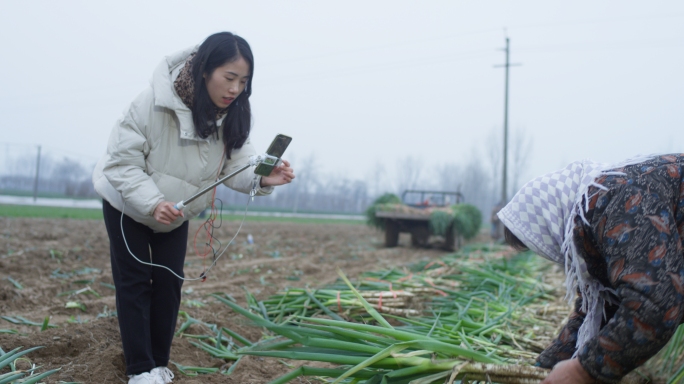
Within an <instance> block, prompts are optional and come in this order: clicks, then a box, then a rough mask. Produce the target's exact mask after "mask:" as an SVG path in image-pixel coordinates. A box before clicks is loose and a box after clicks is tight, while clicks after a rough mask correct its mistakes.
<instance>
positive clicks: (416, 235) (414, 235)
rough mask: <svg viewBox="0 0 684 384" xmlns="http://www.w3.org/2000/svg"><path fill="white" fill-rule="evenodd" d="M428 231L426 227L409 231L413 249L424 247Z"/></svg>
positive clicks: (418, 227) (428, 235)
mask: <svg viewBox="0 0 684 384" xmlns="http://www.w3.org/2000/svg"><path fill="white" fill-rule="evenodd" d="M429 237H430V230H429V229H428V227H427V226H423V225H421V226H417V227H414V228H413V229H411V245H413V246H414V247H424V246H426V245H427V243H428V238H429Z"/></svg>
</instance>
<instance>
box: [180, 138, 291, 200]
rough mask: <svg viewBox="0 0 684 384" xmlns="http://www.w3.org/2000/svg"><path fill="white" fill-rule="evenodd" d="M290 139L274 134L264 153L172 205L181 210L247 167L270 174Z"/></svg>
mask: <svg viewBox="0 0 684 384" xmlns="http://www.w3.org/2000/svg"><path fill="white" fill-rule="evenodd" d="M290 141H292V138H291V137H289V136H285V135H282V134H279V135H277V136H276V138H275V139H273V142H271V145H270V146H269V148H268V150H267V151H266V153H264V154H261V155H253V156H250V157H249V161H248V162H247V164H245V165H243V166H242V167H240V168H238V169H237V170H235V171H233V172H232V173H231V174H229V175H226V176H224V177H222V178H220V179H219V180H216V181H215V182H214V183H212V184H210V185H208V186H207V187H205V188H203V189H202V190H201V191H199V192H197V193H195V194H194V195H192V196H190V197H189V198H187V199H185V200H182V201H180V202H178V203H176V204H175V205H174V206H173V207H174V208H175V209H177V210H179V211H180V210H182V209H183V208H185V207H186V206H187V205H188V204H190V203H192V202H193V201H194V200H195V199H197V198H198V197H200V196H202V195H204V194H205V193H207V192H209V191H211V190H212V189H214V187H216V186H218V185H219V184H221V183H223V182H224V181H226V180H228V179H230V178H231V177H234V176H235V175H237V174H238V173H240V172H242V171H244V170H246V169H247V168H249V167H254V166H256V168H255V169H254V173H255V174H257V175H260V176H268V175H270V174H271V172H272V171H273V168H275V167H277V166H279V165H280V163H281V156H283V153H284V152H285V149H286V148H287V146H288V145H289V144H290Z"/></svg>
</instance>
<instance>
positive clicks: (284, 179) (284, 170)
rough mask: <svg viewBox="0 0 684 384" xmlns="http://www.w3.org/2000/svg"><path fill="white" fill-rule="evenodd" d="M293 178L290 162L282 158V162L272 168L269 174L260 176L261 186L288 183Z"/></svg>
mask: <svg viewBox="0 0 684 384" xmlns="http://www.w3.org/2000/svg"><path fill="white" fill-rule="evenodd" d="M294 178H295V175H294V170H293V169H292V168H291V167H290V162H289V161H287V160H285V159H283V163H282V164H281V165H279V166H277V167H275V168H273V171H272V172H271V174H270V175H268V176H262V177H261V186H262V187H269V186H276V185H283V184H289V183H291V182H292V179H294Z"/></svg>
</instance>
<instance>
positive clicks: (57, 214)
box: [0, 205, 364, 224]
mask: <svg viewBox="0 0 684 384" xmlns="http://www.w3.org/2000/svg"><path fill="white" fill-rule="evenodd" d="M0 217H42V218H63V219H102V210H100V209H89V208H64V207H37V206H29V205H0ZM222 217H223V220H226V221H239V220H242V215H222ZM195 220H201V219H195ZM245 221H255V222H280V223H283V222H285V223H311V224H332V223H334V224H363V223H364V221H362V220H353V219H349V220H344V219H341V220H338V219H322V218H321V219H319V218H300V217H269V216H247V217H246V219H245Z"/></svg>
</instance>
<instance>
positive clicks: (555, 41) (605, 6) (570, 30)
mask: <svg viewBox="0 0 684 384" xmlns="http://www.w3.org/2000/svg"><path fill="white" fill-rule="evenodd" d="M504 29H505V30H506V32H504ZM224 30H225V31H231V32H234V33H237V34H239V35H241V36H243V37H244V38H245V39H247V41H248V42H249V43H250V44H251V46H252V50H253V52H254V55H255V78H254V85H253V87H254V93H253V96H252V104H253V110H254V117H255V119H254V121H255V124H254V127H253V131H252V132H253V133H252V138H253V142H254V143H255V145H256V147H257V149H258V150H265V148H266V147H267V145H268V143H269V142H270V141H271V139H272V138H273V136H274V135H275V134H276V133H285V134H288V135H290V136H292V137H293V142H292V145H291V147H290V149H289V150H288V153H290V154H294V156H295V160H302V159H304V158H306V157H308V156H309V155H310V154H312V153H313V154H315V155H316V157H317V159H318V160H319V161H320V164H319V170H320V171H322V172H325V173H327V174H330V175H336V174H339V175H340V176H344V177H349V178H367V177H368V175H370V174H371V172H372V168H373V167H374V166H375V164H376V163H378V162H380V163H383V164H385V166H386V167H387V169H388V172H395V170H394V168H395V167H396V164H397V163H398V162H399V159H402V158H405V157H407V156H413V157H414V158H419V159H421V161H422V164H423V165H424V166H426V171H425V174H428V170H429V169H430V168H434V167H436V166H439V165H441V164H446V163H464V162H466V161H467V160H468V159H469V158H470V157H472V156H476V155H477V153H478V152H477V151H479V153H480V156H481V157H482V158H483V161H487V159H486V158H487V155H486V151H485V148H486V146H487V145H488V144H487V140H488V138H489V137H491V136H492V132H496V134H500V132H501V129H502V124H503V93H504V92H503V85H504V71H503V70H502V69H500V68H494V65H496V64H502V63H503V62H504V54H503V52H502V51H501V50H500V49H501V48H503V46H504V38H505V33H507V35H508V36H509V37H510V39H511V61H512V62H514V63H521V64H522V65H521V66H519V67H514V68H511V83H510V97H511V99H510V120H509V121H510V129H511V132H512V134H513V135H515V134H516V132H520V131H524V132H526V135H527V136H529V137H530V138H532V140H533V146H532V149H531V152H530V154H529V167H528V169H526V170H525V172H523V175H524V177H525V178H529V177H533V176H536V175H537V174H539V173H544V172H546V171H549V170H552V169H555V168H558V167H561V166H563V165H564V164H565V163H567V162H570V161H573V160H576V159H581V158H592V159H596V160H599V161H617V160H621V159H623V158H626V157H629V156H632V155H635V154H638V153H652V152H666V151H684V148H683V146H682V143H684V123H683V121H684V120H683V119H682V118H683V116H682V115H683V113H684V112H683V111H684V109H683V108H682V104H683V103H682V102H683V100H682V99H683V96H684V75H682V71H683V70H684V69H683V68H682V67H683V66H684V2H682V1H680V0H669V1H664V0H663V1H659V0H651V1H648V2H646V1H597V0H592V1H584V0H581V1H549V0H538V1H520V0H518V1H397V0H388V1H338V2H333V1H239V2H238V1H227V0H222V1H193V2H181V1H170V0H164V1H122V0H117V1H114V2H107V3H106V4H105V3H104V2H100V1H30V2H29V1H21V2H20V1H0V43H1V46H2V49H3V55H2V60H0V72H1V73H2V76H0V130H1V132H2V139H0V141H1V142H3V143H6V142H9V143H26V144H41V145H44V146H50V147H54V148H63V149H65V150H69V151H71V152H72V153H77V154H80V155H82V156H83V158H84V159H93V160H96V159H97V158H98V157H99V156H100V154H101V153H103V151H104V150H105V146H106V141H107V138H108V136H109V132H110V130H111V127H112V126H113V124H114V123H115V121H116V120H117V119H118V118H119V116H120V115H121V113H122V111H123V110H124V109H125V108H127V106H128V104H129V103H130V102H131V101H132V99H133V98H134V97H135V96H136V95H137V94H138V93H139V92H140V91H141V90H142V89H144V88H145V87H146V86H147V84H148V80H149V79H150V77H151V74H152V71H153V70H154V68H155V66H156V65H157V64H158V63H159V61H160V60H161V59H162V58H163V57H164V56H165V55H167V54H170V53H173V52H175V51H178V50H181V49H183V48H185V47H188V46H191V45H194V44H198V43H200V42H201V41H202V40H203V39H204V38H205V37H206V36H208V35H209V34H211V33H214V32H218V31H224ZM294 165H295V168H296V167H297V165H298V164H297V163H296V161H295V164H294Z"/></svg>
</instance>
